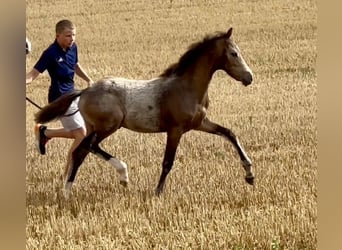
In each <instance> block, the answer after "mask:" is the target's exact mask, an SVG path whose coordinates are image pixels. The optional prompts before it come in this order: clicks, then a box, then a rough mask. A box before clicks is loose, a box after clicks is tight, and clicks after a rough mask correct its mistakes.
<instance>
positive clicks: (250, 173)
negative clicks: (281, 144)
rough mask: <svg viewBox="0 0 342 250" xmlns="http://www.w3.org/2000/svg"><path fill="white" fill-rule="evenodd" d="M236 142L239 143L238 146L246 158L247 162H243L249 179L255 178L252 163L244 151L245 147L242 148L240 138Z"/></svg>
mask: <svg viewBox="0 0 342 250" xmlns="http://www.w3.org/2000/svg"><path fill="white" fill-rule="evenodd" d="M236 142H237V145H238V146H239V148H240V149H241V152H242V154H243V156H244V158H245V160H242V166H243V168H244V169H245V171H246V177H248V178H250V177H253V176H254V175H253V171H252V161H251V159H249V157H248V156H247V154H246V152H245V150H244V149H243V147H242V146H241V144H240V141H239V139H238V138H236Z"/></svg>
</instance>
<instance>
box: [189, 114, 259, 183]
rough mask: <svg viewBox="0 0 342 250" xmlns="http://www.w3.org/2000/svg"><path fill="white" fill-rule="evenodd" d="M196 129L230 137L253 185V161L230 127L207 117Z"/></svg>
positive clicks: (247, 179)
mask: <svg viewBox="0 0 342 250" xmlns="http://www.w3.org/2000/svg"><path fill="white" fill-rule="evenodd" d="M196 130H200V131H204V132H207V133H211V134H216V135H220V136H223V137H224V138H226V139H228V140H229V141H231V142H232V143H233V145H234V147H235V148H236V150H237V152H238V154H239V156H240V159H241V162H242V166H243V168H244V169H245V171H246V177H245V180H246V182H247V183H248V184H251V185H253V184H254V174H253V170H252V161H251V160H250V159H249V157H248V156H247V154H246V152H245V150H244V149H243V148H242V146H241V144H240V142H239V139H238V138H237V137H236V136H235V135H234V133H233V132H232V131H231V130H229V129H228V128H225V127H222V126H220V125H218V124H216V123H213V122H211V121H210V120H209V119H208V118H205V119H204V120H203V122H202V123H201V125H200V126H199V127H198V128H196Z"/></svg>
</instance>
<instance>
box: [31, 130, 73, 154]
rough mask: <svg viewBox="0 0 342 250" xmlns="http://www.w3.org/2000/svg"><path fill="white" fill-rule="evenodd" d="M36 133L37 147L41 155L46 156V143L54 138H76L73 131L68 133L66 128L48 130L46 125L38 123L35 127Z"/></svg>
mask: <svg viewBox="0 0 342 250" xmlns="http://www.w3.org/2000/svg"><path fill="white" fill-rule="evenodd" d="M34 133H35V136H36V145H37V149H38V151H39V153H40V154H42V155H45V153H46V148H45V145H46V143H47V142H48V141H49V140H50V139H51V138H54V137H60V138H74V136H73V134H72V133H71V131H67V130H65V129H64V128H51V129H49V128H47V127H46V126H45V125H42V124H39V123H37V124H36V125H35V127H34Z"/></svg>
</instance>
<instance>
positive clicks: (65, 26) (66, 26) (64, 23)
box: [56, 19, 75, 34]
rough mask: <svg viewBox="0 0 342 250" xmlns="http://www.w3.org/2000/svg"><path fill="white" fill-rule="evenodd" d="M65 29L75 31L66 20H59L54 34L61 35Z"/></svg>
mask: <svg viewBox="0 0 342 250" xmlns="http://www.w3.org/2000/svg"><path fill="white" fill-rule="evenodd" d="M65 29H75V25H74V24H73V23H72V22H71V21H70V20H67V19H64V20H61V21H59V22H58V23H57V24H56V34H60V33H62V32H63V31H64V30H65Z"/></svg>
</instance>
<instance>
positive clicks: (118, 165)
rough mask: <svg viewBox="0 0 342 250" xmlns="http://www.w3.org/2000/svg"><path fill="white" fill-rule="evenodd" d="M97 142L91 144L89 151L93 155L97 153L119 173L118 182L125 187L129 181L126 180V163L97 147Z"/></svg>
mask: <svg viewBox="0 0 342 250" xmlns="http://www.w3.org/2000/svg"><path fill="white" fill-rule="evenodd" d="M98 143H99V142H97V143H94V144H93V145H92V147H91V152H92V153H94V154H95V155H97V156H98V157H100V158H101V159H103V160H105V161H107V162H109V163H110V164H111V165H112V166H113V167H114V168H115V169H116V171H117V172H118V173H119V175H120V177H119V180H120V184H121V185H123V186H125V187H126V186H127V185H128V182H129V180H128V170H127V165H126V163H125V162H123V161H120V160H118V159H116V158H115V157H113V156H112V155H110V154H108V153H107V152H105V151H103V150H102V149H101V148H100V147H99V145H98Z"/></svg>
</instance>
